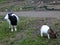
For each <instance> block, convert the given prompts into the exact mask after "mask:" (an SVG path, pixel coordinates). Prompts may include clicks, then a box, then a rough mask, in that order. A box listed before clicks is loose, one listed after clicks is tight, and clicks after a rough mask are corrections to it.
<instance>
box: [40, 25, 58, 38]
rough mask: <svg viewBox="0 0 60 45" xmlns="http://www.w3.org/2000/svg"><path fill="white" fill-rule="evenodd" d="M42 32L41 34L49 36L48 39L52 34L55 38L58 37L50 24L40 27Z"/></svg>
mask: <svg viewBox="0 0 60 45" xmlns="http://www.w3.org/2000/svg"><path fill="white" fill-rule="evenodd" d="M40 33H41V36H43V34H46V35H47V36H48V39H50V36H52V37H53V38H56V37H57V35H56V32H55V31H53V30H52V29H51V28H50V27H49V26H48V25H43V26H42V27H41V29H40Z"/></svg>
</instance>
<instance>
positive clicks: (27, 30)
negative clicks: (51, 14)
mask: <svg viewBox="0 0 60 45" xmlns="http://www.w3.org/2000/svg"><path fill="white" fill-rule="evenodd" d="M19 18H20V21H19V23H18V25H17V31H16V32H15V31H14V32H11V30H9V28H8V26H9V25H8V23H7V22H6V21H5V20H4V16H0V20H1V21H0V44H3V45H60V40H59V37H60V33H59V30H60V28H58V27H59V26H60V23H59V22H60V21H59V20H58V19H55V18H47V19H44V18H28V17H19ZM44 21H46V22H47V23H48V24H49V25H50V26H51V27H52V28H53V29H54V30H55V31H57V32H58V34H59V36H58V38H57V39H47V38H45V37H41V36H40V27H41V25H43V24H44V23H45V22H44ZM55 22H56V23H55ZM58 29H59V30H58Z"/></svg>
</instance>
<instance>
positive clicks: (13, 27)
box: [4, 13, 19, 32]
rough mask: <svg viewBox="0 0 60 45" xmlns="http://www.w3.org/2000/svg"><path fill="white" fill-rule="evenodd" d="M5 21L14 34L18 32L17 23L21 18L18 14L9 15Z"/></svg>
mask: <svg viewBox="0 0 60 45" xmlns="http://www.w3.org/2000/svg"><path fill="white" fill-rule="evenodd" d="M4 19H5V20H7V22H8V23H9V28H11V31H12V32H13V30H15V31H16V30H17V29H16V26H17V22H18V21H19V18H18V16H17V15H16V14H14V13H8V14H6V16H5V17H4Z"/></svg>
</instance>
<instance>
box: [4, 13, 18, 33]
mask: <svg viewBox="0 0 60 45" xmlns="http://www.w3.org/2000/svg"><path fill="white" fill-rule="evenodd" d="M13 15H14V16H16V18H17V22H18V21H19V18H18V16H17V15H16V14H12V16H13ZM4 19H5V20H7V22H8V23H9V28H11V31H12V32H13V28H15V31H16V30H17V29H16V25H15V26H13V25H11V23H10V20H9V19H8V14H6V16H5V17H4ZM12 20H13V19H12Z"/></svg>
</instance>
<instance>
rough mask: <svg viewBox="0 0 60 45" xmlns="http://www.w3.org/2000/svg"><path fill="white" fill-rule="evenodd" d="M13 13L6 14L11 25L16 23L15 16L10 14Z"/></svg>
mask: <svg viewBox="0 0 60 45" xmlns="http://www.w3.org/2000/svg"><path fill="white" fill-rule="evenodd" d="M12 14H13V13H9V14H8V16H9V20H10V22H11V25H17V18H16V16H14V15H13V16H12Z"/></svg>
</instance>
